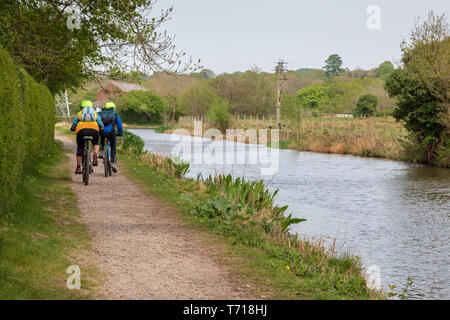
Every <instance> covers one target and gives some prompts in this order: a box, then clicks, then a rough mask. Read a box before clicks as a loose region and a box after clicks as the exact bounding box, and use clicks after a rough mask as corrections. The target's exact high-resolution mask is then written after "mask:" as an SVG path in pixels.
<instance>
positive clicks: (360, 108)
mask: <svg viewBox="0 0 450 320" xmlns="http://www.w3.org/2000/svg"><path fill="white" fill-rule="evenodd" d="M377 105H378V98H377V96H376V95H374V94H371V93H368V94H365V95H363V96H361V97H360V98H359V100H358V103H357V104H356V107H355V109H353V116H355V117H370V116H373V115H374V114H375V111H376V110H377Z"/></svg>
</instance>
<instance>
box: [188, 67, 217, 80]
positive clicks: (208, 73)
mask: <svg viewBox="0 0 450 320" xmlns="http://www.w3.org/2000/svg"><path fill="white" fill-rule="evenodd" d="M191 77H194V78H197V79H202V80H203V79H214V78H215V77H216V74H215V73H214V72H213V71H212V70H209V69H202V70H201V71H200V72H193V73H191Z"/></svg>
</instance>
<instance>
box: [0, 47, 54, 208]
mask: <svg viewBox="0 0 450 320" xmlns="http://www.w3.org/2000/svg"><path fill="white" fill-rule="evenodd" d="M0 70H1V72H0V213H1V216H3V214H4V213H5V212H7V211H8V209H9V208H11V206H13V205H14V204H15V203H16V201H17V199H18V194H17V193H18V187H19V186H20V184H21V183H22V180H23V179H22V173H23V168H24V166H25V165H27V164H29V163H31V162H32V161H33V160H35V159H36V158H37V157H39V156H41V155H42V154H44V153H45V152H46V151H47V150H48V148H49V146H50V145H51V144H52V141H53V135H54V119H55V105H54V98H53V95H52V94H51V93H50V91H49V90H48V88H47V87H46V86H44V85H42V84H39V83H37V82H36V81H35V80H33V78H32V77H31V76H30V75H28V74H27V73H26V72H25V71H24V70H22V69H21V68H20V67H18V66H17V65H16V64H15V62H14V61H13V59H12V58H11V56H10V55H9V54H8V53H7V52H6V51H5V50H4V49H3V48H1V47H0Z"/></svg>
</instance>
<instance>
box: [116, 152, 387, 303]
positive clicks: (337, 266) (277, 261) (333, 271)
mask: <svg viewBox="0 0 450 320" xmlns="http://www.w3.org/2000/svg"><path fill="white" fill-rule="evenodd" d="M119 161H120V165H121V168H122V172H123V173H125V174H126V175H128V176H129V177H131V178H132V179H133V180H135V181H137V182H138V183H139V184H140V185H141V186H142V187H143V189H144V191H145V192H147V193H148V194H150V195H152V196H155V197H158V198H160V199H161V200H162V201H164V202H165V203H166V204H167V205H169V206H171V207H173V208H174V210H175V212H178V214H179V218H180V219H181V220H182V221H184V222H186V223H188V224H189V225H191V226H192V227H195V228H197V229H200V230H202V231H204V232H205V233H206V234H207V237H206V238H207V239H210V240H209V241H212V242H213V243H215V244H220V245H221V247H222V248H223V250H222V251H223V252H222V253H223V256H224V259H223V261H224V262H225V263H228V264H229V265H230V266H231V267H232V269H233V270H234V272H235V273H236V275H237V276H239V277H242V278H243V279H245V280H247V281H249V282H250V283H252V284H253V285H254V287H255V288H256V289H255V292H256V294H257V295H259V296H260V297H261V298H264V299H378V298H382V296H381V294H380V293H376V292H374V291H371V290H368V289H367V288H366V287H365V282H364V280H363V277H362V275H361V267H360V264H359V261H358V260H357V259H354V258H351V257H348V256H342V257H333V256H331V255H327V254H325V249H324V248H323V247H321V246H320V245H318V244H313V243H308V242H302V243H303V244H304V245H305V246H306V247H305V249H304V250H303V251H301V250H298V248H297V247H295V245H296V244H295V245H294V242H292V243H293V247H289V246H286V245H285V242H283V241H278V242H277V241H273V240H274V239H272V238H270V236H268V235H267V234H265V233H264V232H261V230H260V229H257V228H251V227H248V228H243V227H242V225H239V224H234V223H227V222H226V219H220V218H207V217H204V216H198V215H196V214H192V210H193V208H195V207H196V206H198V205H199V204H201V203H205V202H207V200H208V199H211V194H208V192H206V191H204V190H203V191H199V190H200V189H202V188H201V186H200V184H199V183H198V182H197V181H194V180H193V179H177V178H175V177H173V176H171V175H168V174H166V173H164V172H162V171H160V170H157V169H154V168H152V167H150V166H148V165H145V164H143V163H142V158H141V157H139V156H132V155H127V154H119ZM203 188H204V187H203ZM306 223H307V222H306Z"/></svg>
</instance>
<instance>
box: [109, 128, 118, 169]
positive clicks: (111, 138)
mask: <svg viewBox="0 0 450 320" xmlns="http://www.w3.org/2000/svg"><path fill="white" fill-rule="evenodd" d="M109 144H110V145H111V168H112V169H113V171H114V172H117V167H116V150H117V149H116V134H115V132H111V134H110V135H109Z"/></svg>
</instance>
